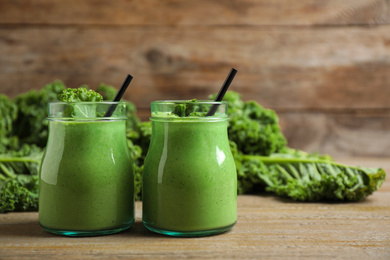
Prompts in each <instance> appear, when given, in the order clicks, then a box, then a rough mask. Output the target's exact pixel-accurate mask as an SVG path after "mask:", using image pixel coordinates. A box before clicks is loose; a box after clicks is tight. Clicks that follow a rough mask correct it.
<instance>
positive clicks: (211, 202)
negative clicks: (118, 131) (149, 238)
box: [143, 114, 237, 236]
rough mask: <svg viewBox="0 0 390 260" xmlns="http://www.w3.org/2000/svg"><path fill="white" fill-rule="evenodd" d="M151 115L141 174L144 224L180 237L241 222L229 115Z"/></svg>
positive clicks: (211, 230)
mask: <svg viewBox="0 0 390 260" xmlns="http://www.w3.org/2000/svg"><path fill="white" fill-rule="evenodd" d="M162 115H163V116H164V117H162V118H159V117H158V116H153V117H152V118H151V120H152V141H151V144H150V147H149V151H148V154H147V157H146V159H145V166H144V173H143V222H144V224H145V226H146V227H147V228H149V229H150V230H152V231H155V232H159V233H163V234H168V235H177V236H197V235H209V234H215V233H220V232H223V231H226V230H228V229H230V228H231V227H232V226H233V225H234V223H235V222H236V220H237V177H236V170H235V164H234V160H233V157H232V154H231V151H230V147H229V142H228V137H227V124H228V122H227V118H218V117H214V118H205V117H184V118H175V117H173V118H172V117H171V118H168V117H166V115H164V114H162Z"/></svg>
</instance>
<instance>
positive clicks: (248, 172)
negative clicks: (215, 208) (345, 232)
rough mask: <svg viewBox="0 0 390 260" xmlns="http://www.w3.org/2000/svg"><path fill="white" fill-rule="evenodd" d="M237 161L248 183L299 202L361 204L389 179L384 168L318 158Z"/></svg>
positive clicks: (239, 156) (240, 156)
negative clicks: (261, 186) (344, 163)
mask: <svg viewBox="0 0 390 260" xmlns="http://www.w3.org/2000/svg"><path fill="white" fill-rule="evenodd" d="M298 154H299V153H298ZM236 160H237V161H239V162H240V168H241V170H240V171H243V172H244V173H245V175H244V178H243V179H244V180H248V179H249V180H250V182H251V183H253V184H261V185H263V187H264V188H265V190H266V191H268V192H273V193H275V194H276V195H278V196H282V197H289V198H292V199H293V200H297V201H311V202H314V201H324V200H325V201H360V200H362V199H364V198H365V197H367V196H368V195H370V194H372V193H373V192H374V191H376V190H378V188H379V187H380V186H381V185H382V183H383V181H384V179H385V176H386V173H385V171H384V170H383V169H381V168H363V167H352V166H347V165H342V164H339V163H336V162H334V161H332V160H329V159H327V158H326V157H316V156H314V155H308V156H302V155H300V156H297V155H296V154H295V155H294V154H272V155H271V156H257V155H243V154H237V155H236ZM239 178H240V176H239ZM253 179H254V181H253ZM251 188H253V186H252V187H251ZM245 191H248V190H245Z"/></svg>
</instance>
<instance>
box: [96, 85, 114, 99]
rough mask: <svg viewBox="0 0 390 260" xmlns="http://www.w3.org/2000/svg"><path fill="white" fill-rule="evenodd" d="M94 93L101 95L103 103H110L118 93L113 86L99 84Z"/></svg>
mask: <svg viewBox="0 0 390 260" xmlns="http://www.w3.org/2000/svg"><path fill="white" fill-rule="evenodd" d="M96 92H97V93H99V94H100V95H102V97H103V100H104V101H112V100H114V98H115V96H116V94H117V93H118V90H117V89H116V88H114V87H113V86H109V85H106V84H104V83H100V84H99V86H98V87H97V89H96Z"/></svg>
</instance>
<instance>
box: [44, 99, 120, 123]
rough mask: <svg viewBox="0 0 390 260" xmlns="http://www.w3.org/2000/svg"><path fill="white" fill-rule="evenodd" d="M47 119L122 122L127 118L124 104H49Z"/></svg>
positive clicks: (105, 102) (110, 102) (112, 102)
mask: <svg viewBox="0 0 390 260" xmlns="http://www.w3.org/2000/svg"><path fill="white" fill-rule="evenodd" d="M47 107H48V117H47V118H48V119H49V120H52V119H55V120H67V121H78V120H80V121H81V120H82V121H88V120H89V121H91V120H92V121H96V120H122V119H126V118H127V106H126V102H123V101H119V102H114V101H101V102H61V101H55V102H49V103H48V106H47Z"/></svg>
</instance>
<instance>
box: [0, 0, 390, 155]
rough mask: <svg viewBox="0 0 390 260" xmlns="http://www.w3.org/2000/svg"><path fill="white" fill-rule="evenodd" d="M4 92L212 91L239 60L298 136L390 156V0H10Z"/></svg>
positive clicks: (242, 79) (140, 96)
mask: <svg viewBox="0 0 390 260" xmlns="http://www.w3.org/2000/svg"><path fill="white" fill-rule="evenodd" d="M0 54H1V55H0V93H5V94H7V95H9V96H11V97H15V96H16V95H18V94H19V93H22V92H25V91H28V90H30V89H40V88H41V87H42V86H43V85H45V84H46V83H49V82H52V81H54V80H55V79H60V80H62V81H63V82H64V83H65V84H66V85H67V86H68V87H78V86H79V85H81V84H87V85H89V86H90V87H92V88H94V87H97V86H98V84H99V83H101V82H103V83H106V84H109V85H113V86H118V87H119V86H120V84H121V83H122V81H123V79H124V78H125V76H126V74H127V73H130V74H132V75H133V76H134V80H133V82H132V84H131V87H130V89H129V90H128V92H127V94H126V99H128V100H130V101H133V102H134V103H135V104H136V105H137V108H138V112H139V115H140V117H141V118H142V119H144V120H146V119H147V118H148V113H149V106H150V102H151V101H153V100H157V99H160V100H161V99H190V98H194V97H196V98H198V99H205V98H207V97H208V95H209V94H212V93H216V92H217V91H218V89H219V87H220V86H221V84H222V83H223V81H224V79H225V77H226V75H227V74H228V72H229V70H230V69H231V68H232V67H235V68H236V69H237V70H238V74H237V76H236V78H235V80H234V82H233V84H232V86H231V89H232V90H235V91H238V92H240V93H242V95H243V98H244V99H245V100H249V99H254V100H256V101H258V102H259V103H260V104H262V105H263V106H265V107H268V108H272V109H274V110H276V112H277V113H278V114H279V117H280V124H281V127H282V129H283V132H284V134H285V135H286V137H287V139H288V141H289V144H290V146H292V147H295V148H300V149H304V150H306V151H318V152H320V153H328V154H331V155H334V156H350V155H356V156H390V115H389V112H390V105H389V104H390V102H389V101H390V1H389V0H299V1H295V0H196V1H190V0H187V1H185V0H142V1H141V0H138V1H137V0H116V1H109V0H77V1H76V0H67V1H63V0H34V1H29V0H18V1H16V0H0Z"/></svg>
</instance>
